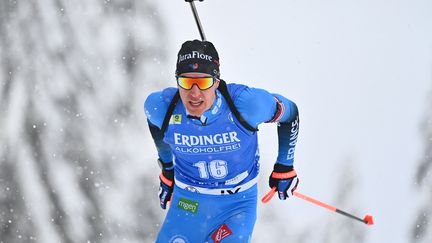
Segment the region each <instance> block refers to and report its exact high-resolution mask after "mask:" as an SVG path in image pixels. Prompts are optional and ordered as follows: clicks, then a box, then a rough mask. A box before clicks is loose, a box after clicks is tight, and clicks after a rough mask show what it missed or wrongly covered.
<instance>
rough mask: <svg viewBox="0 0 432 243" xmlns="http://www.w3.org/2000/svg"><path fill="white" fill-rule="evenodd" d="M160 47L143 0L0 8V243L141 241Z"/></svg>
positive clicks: (148, 228)
mask: <svg viewBox="0 0 432 243" xmlns="http://www.w3.org/2000/svg"><path fill="white" fill-rule="evenodd" d="M165 39H166V38H165V35H164V28H163V25H162V23H161V19H160V17H159V16H158V14H157V11H156V9H155V4H154V3H151V1H148V0H105V1H89V0H74V1H69V0H38V1H16V0H4V1H0V82H1V83H0V114H1V116H0V141H1V144H0V242H1V243H5V242H7V243H10V242H32V241H35V242H44V243H50V242H66V243H68V242H152V240H153V239H154V232H155V231H157V227H158V225H157V222H159V221H160V220H161V215H159V213H162V212H161V210H159V209H156V208H158V204H157V203H158V202H157V200H155V199H156V195H155V194H156V190H157V187H156V183H157V180H156V179H155V178H150V179H148V175H150V171H151V170H152V169H154V168H155V167H153V166H156V163H155V162H154V161H153V157H154V155H153V154H151V156H148V155H149V153H150V150H154V148H153V144H152V141H151V139H149V136H148V133H147V129H146V123H145V117H144V114H143V110H142V102H143V100H144V98H145V96H146V94H147V93H148V92H149V91H150V90H152V89H154V86H157V85H160V84H158V82H157V80H158V79H159V78H160V76H161V72H162V71H163V69H162V67H161V64H163V62H164V55H163V53H164V49H163V47H164V46H165V43H164V40H165ZM149 146H152V147H151V149H147V147H149ZM151 175H152V176H155V175H153V173H152V174H151ZM153 191H154V193H152V194H151V195H150V196H147V194H148V193H149V192H153ZM153 194H154V195H153Z"/></svg>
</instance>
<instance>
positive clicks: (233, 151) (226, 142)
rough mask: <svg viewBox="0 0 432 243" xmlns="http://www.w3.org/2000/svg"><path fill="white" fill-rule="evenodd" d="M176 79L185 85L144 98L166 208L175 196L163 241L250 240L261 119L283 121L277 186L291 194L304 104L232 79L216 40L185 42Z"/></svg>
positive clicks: (160, 238)
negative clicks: (226, 77)
mask: <svg viewBox="0 0 432 243" xmlns="http://www.w3.org/2000/svg"><path fill="white" fill-rule="evenodd" d="M176 79H177V88H166V89H164V90H162V91H159V92H154V93H152V94H150V95H149V96H148V97H147V99H146V101H145V104H144V109H145V113H146V116H147V121H148V125H149V128H150V131H151V134H152V137H153V139H154V142H155V144H156V147H157V151H158V156H159V159H158V161H159V164H160V167H161V173H160V175H159V179H160V189H159V199H160V206H161V207H162V208H163V209H166V208H167V204H168V202H171V203H170V207H169V210H168V212H167V215H166V217H165V220H164V222H163V224H162V227H161V229H160V232H159V234H158V236H157V239H156V242H158V243H166V242H170V243H203V242H214V243H218V242H222V243H229V242H235V243H239V242H240V243H241V242H250V241H251V238H252V232H253V228H254V224H255V221H256V211H257V198H258V192H257V181H258V174H259V169H260V164H259V152H258V138H257V131H258V129H257V128H258V125H259V124H261V123H269V122H271V123H277V124H278V126H277V134H278V142H279V149H278V156H277V159H276V163H275V164H274V168H273V171H272V173H271V175H270V177H269V186H270V187H271V188H273V187H276V188H277V191H278V196H279V198H280V199H281V200H285V199H287V198H289V197H291V196H292V195H293V192H294V190H295V189H296V187H297V184H298V182H299V181H298V178H297V174H296V172H295V170H294V167H293V163H294V150H295V146H296V142H297V136H298V128H299V116H298V109H297V106H296V104H295V103H294V102H292V101H291V100H289V99H287V98H285V97H284V96H282V95H280V94H274V93H269V92H268V91H266V90H263V89H258V88H252V87H248V86H245V85H241V84H234V83H229V84H226V83H225V82H224V81H223V80H222V79H221V78H220V72H219V56H218V53H217V51H216V49H215V47H214V46H213V44H212V43H211V42H208V41H199V40H193V41H186V42H185V43H183V45H182V47H181V49H180V51H179V53H178V58H177V69H176Z"/></svg>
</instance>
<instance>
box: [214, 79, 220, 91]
mask: <svg viewBox="0 0 432 243" xmlns="http://www.w3.org/2000/svg"><path fill="white" fill-rule="evenodd" d="M219 83H220V80H219V79H216V82H215V84H214V86H215V87H216V89H217V88H218V87H219Z"/></svg>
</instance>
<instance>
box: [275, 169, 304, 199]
mask: <svg viewBox="0 0 432 243" xmlns="http://www.w3.org/2000/svg"><path fill="white" fill-rule="evenodd" d="M298 183H299V179H298V178H297V173H296V171H295V170H294V167H293V166H287V165H283V164H279V163H276V164H275V165H274V167H273V172H272V173H271V175H270V178H269V186H270V188H276V190H277V191H278V196H279V199H280V200H286V199H287V198H289V197H291V196H292V195H293V193H294V191H295V190H296V189H297V185H298Z"/></svg>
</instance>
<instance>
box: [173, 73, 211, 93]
mask: <svg viewBox="0 0 432 243" xmlns="http://www.w3.org/2000/svg"><path fill="white" fill-rule="evenodd" d="M214 83H215V77H213V76H211V77H183V76H178V77H177V84H178V86H180V87H181V88H183V89H187V90H191V89H192V87H193V86H194V84H196V86H197V87H198V88H199V89H200V90H206V89H209V88H211V87H212V86H213V84H214Z"/></svg>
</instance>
